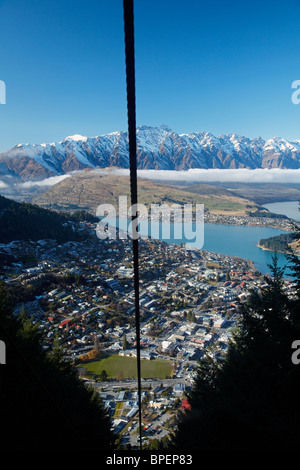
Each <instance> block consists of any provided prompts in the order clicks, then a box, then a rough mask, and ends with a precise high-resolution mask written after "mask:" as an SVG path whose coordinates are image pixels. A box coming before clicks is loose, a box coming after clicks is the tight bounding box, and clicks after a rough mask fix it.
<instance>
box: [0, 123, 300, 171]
mask: <svg viewBox="0 0 300 470" xmlns="http://www.w3.org/2000/svg"><path fill="white" fill-rule="evenodd" d="M136 135H137V162H138V168H139V169H163V170H187V169H189V168H249V169H255V168H300V140H296V141H288V140H286V139H284V138H281V137H273V138H271V139H268V140H267V141H265V140H264V139H262V138H261V137H257V138H255V139H250V138H248V137H243V136H240V135H238V134H235V133H230V134H227V135H220V136H218V137H216V136H214V135H213V134H212V133H210V132H205V131H202V132H192V133H189V134H178V133H176V132H174V131H172V129H170V128H169V127H168V126H167V125H165V124H163V125H161V126H159V127H150V126H139V127H137V134H136ZM112 166H113V167H120V168H129V151H128V134H127V132H123V131H116V132H111V133H109V134H105V135H98V136H96V137H86V136H83V135H80V134H74V135H71V136H68V137H66V138H65V139H64V140H62V141H61V142H52V143H49V144H48V143H42V144H30V143H27V144H18V145H16V146H15V147H14V148H12V149H11V150H9V151H8V152H6V153H2V154H0V179H1V178H2V177H3V176H9V177H15V178H18V179H22V180H28V179H39V178H40V177H45V176H54V175H63V174H66V173H69V172H71V171H74V170H81V169H84V168H107V167H112Z"/></svg>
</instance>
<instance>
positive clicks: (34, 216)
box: [0, 196, 93, 243]
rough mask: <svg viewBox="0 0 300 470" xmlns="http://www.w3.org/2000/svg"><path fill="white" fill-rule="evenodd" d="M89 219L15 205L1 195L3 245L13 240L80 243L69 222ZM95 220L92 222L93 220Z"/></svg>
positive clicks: (0, 212)
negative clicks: (73, 241)
mask: <svg viewBox="0 0 300 470" xmlns="http://www.w3.org/2000/svg"><path fill="white" fill-rule="evenodd" d="M86 218H90V219H92V217H91V215H89V214H88V215H86V216H84V214H83V213H79V214H74V217H72V215H71V214H63V213H58V212H55V211H52V210H49V209H44V208H41V207H39V206H37V205H33V204H29V203H25V202H21V203H20V202H16V201H12V200H11V199H7V198H5V197H3V196H0V243H10V242H11V241H13V240H32V241H37V240H40V239H47V238H51V239H55V240H57V241H58V242H65V241H70V240H79V239H80V238H81V235H80V234H79V233H78V232H76V231H74V230H73V228H72V226H71V225H70V224H69V223H68V222H69V221H73V222H76V221H80V220H82V219H86ZM92 220H93V219H92Z"/></svg>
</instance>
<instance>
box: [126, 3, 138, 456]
mask: <svg viewBox="0 0 300 470" xmlns="http://www.w3.org/2000/svg"><path fill="white" fill-rule="evenodd" d="M123 10H124V32H125V61H126V87H127V116H128V139H129V162H130V194H131V206H132V208H136V209H137V203H138V198H137V163H136V109H135V63H134V62H135V61H134V18H133V0H123ZM131 217H132V226H133V227H135V219H136V218H137V212H136V211H135V210H133V211H132V214H131ZM132 249H133V267H134V292H135V323H136V353H137V354H136V357H137V377H138V409H139V444H140V450H142V413H141V397H142V392H141V389H142V386H141V354H140V301H139V245H138V237H136V236H132Z"/></svg>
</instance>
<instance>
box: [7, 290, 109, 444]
mask: <svg viewBox="0 0 300 470" xmlns="http://www.w3.org/2000/svg"><path fill="white" fill-rule="evenodd" d="M0 332H1V340H3V341H4V342H5V345H6V353H7V354H6V356H7V361H6V364H5V365H3V366H2V367H1V374H0V415H1V425H2V426H3V430H4V432H3V435H2V438H1V444H2V446H3V448H5V449H22V450H23V449H31V450H33V449H39V450H41V449H49V450H50V449H51V450H55V449H60V448H64V449H65V448H67V449H70V450H71V449H74V450H75V449H78V448H80V449H97V450H100V451H101V450H112V449H113V443H114V440H115V437H114V435H113V433H112V431H111V423H110V419H109V417H108V416H107V415H106V412H105V410H104V408H103V404H102V401H101V400H100V397H99V394H95V391H94V390H93V389H90V388H88V387H87V386H86V385H85V383H84V382H82V381H81V380H80V378H79V377H78V374H77V371H76V369H75V368H74V367H73V366H72V364H70V363H68V362H67V361H66V360H64V359H63V355H62V350H61V349H60V346H59V344H56V345H55V346H54V348H53V350H52V351H50V352H46V351H45V350H44V349H43V346H42V341H41V336H40V329H39V326H38V324H34V323H33V322H32V321H31V319H30V317H29V315H22V316H21V318H20V319H18V318H17V317H16V316H15V315H12V309H11V305H10V302H9V297H8V295H7V289H6V286H5V284H4V283H3V282H2V281H0Z"/></svg>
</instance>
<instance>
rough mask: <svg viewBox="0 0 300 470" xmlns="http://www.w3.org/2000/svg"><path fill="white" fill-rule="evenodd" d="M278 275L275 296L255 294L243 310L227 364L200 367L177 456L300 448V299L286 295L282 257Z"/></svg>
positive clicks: (205, 362)
mask: <svg viewBox="0 0 300 470" xmlns="http://www.w3.org/2000/svg"><path fill="white" fill-rule="evenodd" d="M270 268H271V277H269V278H266V282H267V288H265V289H263V290H262V292H257V291H253V292H252V294H251V296H250V298H249V300H248V302H247V303H246V304H243V305H241V308H240V318H239V323H238V328H237V329H236V331H235V333H234V335H233V338H232V340H231V341H230V343H229V347H228V352H227V354H226V356H225V358H223V360H222V361H218V362H216V361H215V360H214V359H212V358H210V357H204V359H202V360H201V361H200V363H199V367H198V373H197V378H196V382H195V385H194V387H193V389H192V391H191V393H190V394H189V397H188V399H189V402H190V404H191V411H187V412H185V413H184V414H181V415H180V416H179V418H178V430H177V431H176V432H175V434H174V437H173V441H172V445H173V446H174V448H176V451H180V450H184V451H185V452H187V451H195V450H210V449H214V450H216V449H226V450H229V449H234V450H241V449H248V450H255V449H276V450H278V449H293V448H297V446H298V445H299V444H300V431H299V429H298V424H297V423H299V420H300V404H299V400H298V397H297V394H298V390H299V386H300V366H299V367H297V366H295V365H294V364H293V362H292V360H291V355H292V349H291V346H292V344H293V341H294V340H295V339H300V327H299V324H300V323H299V319H298V317H299V314H300V310H299V298H298V299H295V300H291V299H290V298H289V297H288V296H287V295H286V293H285V291H284V289H283V281H282V275H283V270H282V269H281V268H279V266H278V260H277V256H275V257H274V259H273V263H272V265H271V266H270ZM297 276H298V274H297ZM297 279H298V281H299V285H300V279H299V277H298V278H297Z"/></svg>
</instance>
